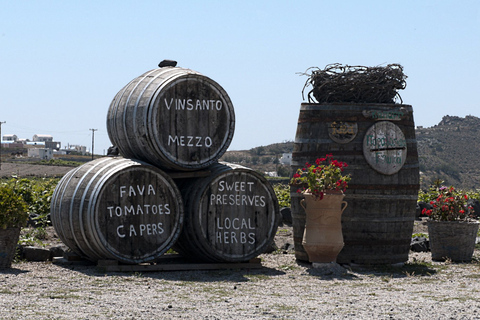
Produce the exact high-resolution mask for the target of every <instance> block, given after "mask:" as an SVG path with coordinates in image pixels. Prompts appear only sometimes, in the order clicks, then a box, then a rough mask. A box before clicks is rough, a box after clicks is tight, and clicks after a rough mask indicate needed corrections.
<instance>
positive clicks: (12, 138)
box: [2, 134, 18, 142]
mask: <svg viewBox="0 0 480 320" xmlns="http://www.w3.org/2000/svg"><path fill="white" fill-rule="evenodd" d="M2 140H3V141H13V142H15V141H17V140H18V137H17V136H16V135H14V134H4V135H3V137H2Z"/></svg>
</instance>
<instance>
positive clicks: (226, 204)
mask: <svg viewBox="0 0 480 320" xmlns="http://www.w3.org/2000/svg"><path fill="white" fill-rule="evenodd" d="M209 170H210V171H211V173H210V174H209V175H208V176H206V177H204V178H195V179H188V180H187V181H184V183H183V186H182V187H180V188H181V190H182V196H183V200H184V203H185V223H184V228H183V231H182V233H181V235H180V237H179V239H178V242H177V244H176V246H175V247H176V248H177V250H178V251H179V252H181V253H182V254H184V255H185V256H188V257H191V258H195V259H197V260H203V261H214V262H242V261H248V260H250V259H252V258H254V257H256V256H258V255H259V254H261V253H263V252H264V251H265V250H266V249H267V248H268V247H269V245H270V244H271V243H272V242H273V238H274V237H275V233H276V231H277V228H278V222H279V219H278V218H279V210H278V201H277V198H276V196H275V192H274V191H273V188H272V187H271V185H270V184H269V183H268V181H267V180H266V179H265V178H264V177H263V176H262V175H260V174H258V173H257V172H255V171H253V170H251V169H248V168H245V167H242V166H238V165H234V164H227V163H217V164H214V165H212V166H211V167H209Z"/></svg>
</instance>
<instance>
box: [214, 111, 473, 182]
mask: <svg viewBox="0 0 480 320" xmlns="http://www.w3.org/2000/svg"><path fill="white" fill-rule="evenodd" d="M415 133H416V137H417V144H418V155H419V164H420V173H421V184H422V188H427V187H428V186H429V185H431V184H432V183H433V181H435V180H437V179H440V180H443V181H445V184H447V185H453V186H455V187H457V188H463V189H468V190H474V189H477V188H479V189H480V118H477V117H474V116H466V117H465V118H461V117H456V116H448V115H447V116H444V117H443V119H442V121H440V123H439V124H438V125H435V126H433V127H429V128H422V127H417V129H416V130H415ZM293 144H294V142H293V141H289V142H283V143H275V144H272V145H268V146H261V147H256V148H252V149H250V150H242V151H227V152H226V153H225V155H224V156H223V157H222V160H223V161H227V162H235V163H240V164H242V165H244V166H246V167H249V168H252V169H255V170H257V171H259V172H262V173H263V172H267V171H278V172H279V175H280V176H289V175H290V168H289V167H288V166H282V165H280V164H279V162H278V159H279V158H280V157H281V156H282V154H283V153H290V152H292V150H293Z"/></svg>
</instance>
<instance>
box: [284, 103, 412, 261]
mask: <svg viewBox="0 0 480 320" xmlns="http://www.w3.org/2000/svg"><path fill="white" fill-rule="evenodd" d="M326 154H332V155H333V157H334V159H337V160H339V161H343V162H346V163H347V164H348V167H347V169H346V170H345V171H344V173H345V174H348V173H349V174H351V177H352V179H351V181H350V183H349V187H348V189H347V190H346V193H345V195H346V196H345V199H344V200H345V201H347V202H348V207H347V208H346V210H345V211H344V213H343V215H342V230H343V237H344V243H345V246H344V248H343V250H342V251H341V252H340V254H339V255H338V257H337V262H339V263H358V264H395V263H402V262H405V261H407V260H408V253H409V250H410V241H411V236H412V231H413V223H414V220H415V208H416V203H417V197H418V190H419V183H420V181H419V164H418V153H417V142H416V139H415V126H414V121H413V109H412V107H411V106H410V105H400V104H310V103H302V105H301V108H300V115H299V119H298V127H297V133H296V137H295V144H294V150H293V154H292V169H293V172H295V171H296V170H297V169H298V168H302V167H304V166H305V163H306V162H309V163H314V161H315V159H317V158H322V157H325V155H326ZM291 198H292V201H291V203H292V217H293V229H294V230H293V232H294V245H295V256H296V258H297V259H299V260H305V261H308V255H307V253H306V252H305V249H304V248H303V246H302V236H303V232H304V227H305V211H304V210H303V208H302V207H301V206H300V200H301V198H302V196H301V194H299V193H297V187H295V186H292V188H291Z"/></svg>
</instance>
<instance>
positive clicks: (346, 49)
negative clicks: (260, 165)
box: [0, 0, 480, 154]
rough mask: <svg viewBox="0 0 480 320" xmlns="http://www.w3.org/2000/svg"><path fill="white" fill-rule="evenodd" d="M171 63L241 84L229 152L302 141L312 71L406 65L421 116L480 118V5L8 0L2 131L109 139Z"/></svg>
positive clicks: (419, 119)
mask: <svg viewBox="0 0 480 320" xmlns="http://www.w3.org/2000/svg"><path fill="white" fill-rule="evenodd" d="M163 59H173V60H177V61H178V66H180V67H185V68H189V69H193V70H196V71H198V72H201V73H202V74H204V75H205V76H208V77H210V78H212V79H213V80H215V81H217V82H218V83H219V84H220V85H221V86H222V87H223V88H224V89H225V90H226V91H227V93H228V94H229V96H230V98H231V100H232V102H233V106H234V109H235V116H236V126H235V134H234V138H233V141H232V143H231V145H230V150H243V149H250V148H253V147H256V146H261V145H268V144H271V143H276V142H282V141H286V140H290V141H292V140H294V138H295V131H296V126H297V119H298V113H299V107H300V104H301V103H302V102H304V101H303V98H302V89H303V85H304V83H305V81H306V77H305V76H301V75H299V73H302V72H304V71H305V70H306V69H307V68H309V67H314V66H315V67H320V68H324V67H325V66H326V65H328V64H331V63H341V64H348V65H364V66H378V65H386V64H389V63H399V64H401V65H402V66H403V67H404V72H405V74H406V75H407V76H408V78H407V88H406V89H405V90H402V91H401V92H400V94H401V96H402V99H403V102H404V103H406V104H411V105H412V106H413V108H414V117H415V124H416V125H417V126H424V127H429V126H433V125H435V124H437V123H438V122H439V121H440V120H441V119H442V117H443V116H444V115H455V116H461V117H464V116H466V115H474V116H477V117H479V116H480V108H479V107H480V102H479V101H478V100H476V99H477V92H478V90H479V89H478V87H479V85H480V81H479V80H478V79H479V77H478V75H479V74H480V2H479V1H477V0H466V1H440V0H437V1H419V0H416V1H410V0H406V1H385V0H383V1H373V0H372V1H319V0H316V1H309V0H308V1H259V0H256V1H246V0H243V1H235V0H231V1H225V0H222V1H207V0H204V1H161V0H157V1H138V0H137V1H120V0H118V1H21V0H18V1H7V0H0V70H1V77H0V96H1V99H0V121H6V123H5V124H3V125H2V134H16V135H17V136H19V137H20V138H29V139H31V138H32V136H33V135H34V134H50V135H52V136H53V137H54V139H55V140H56V141H61V142H62V144H63V145H66V144H81V145H86V146H87V147H88V148H90V146H91V139H92V136H91V135H92V131H91V130H90V129H92V128H93V129H98V131H95V153H97V154H103V153H104V152H106V149H107V148H108V147H109V146H110V141H109V139H108V134H107V130H106V116H107V111H108V107H109V104H110V102H111V100H112V99H113V97H114V96H115V94H116V93H117V92H118V91H119V90H120V89H121V88H122V87H123V86H124V85H126V84H127V83H128V82H129V81H130V80H132V79H134V78H136V77H137V76H139V75H141V74H143V73H144V72H146V71H148V70H151V69H154V68H156V67H157V65H158V63H159V62H160V61H161V60H163Z"/></svg>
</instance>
